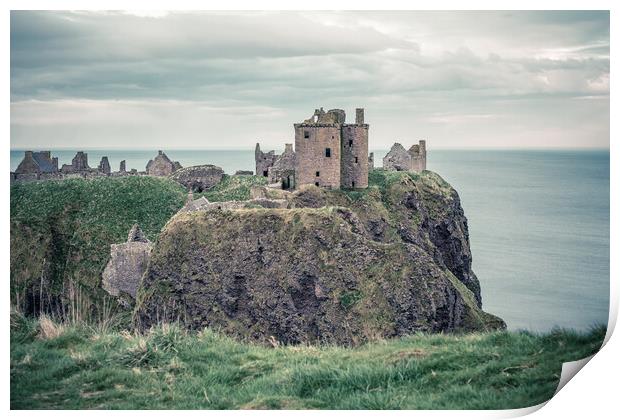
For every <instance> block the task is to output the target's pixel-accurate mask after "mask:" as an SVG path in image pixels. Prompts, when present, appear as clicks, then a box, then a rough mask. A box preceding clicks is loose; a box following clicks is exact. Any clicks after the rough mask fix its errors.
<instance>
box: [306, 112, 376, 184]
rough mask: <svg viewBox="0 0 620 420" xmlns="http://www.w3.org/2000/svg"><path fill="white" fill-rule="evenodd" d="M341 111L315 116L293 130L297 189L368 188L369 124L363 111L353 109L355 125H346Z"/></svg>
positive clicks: (315, 113) (344, 116)
mask: <svg viewBox="0 0 620 420" xmlns="http://www.w3.org/2000/svg"><path fill="white" fill-rule="evenodd" d="M345 120H346V114H345V112H344V111H343V110H341V109H332V110H329V111H327V112H325V111H324V110H323V108H321V109H317V110H315V112H314V115H313V116H312V117H310V118H309V119H307V120H305V121H304V122H303V123H300V124H294V128H295V153H296V155H297V160H296V165H295V180H296V183H297V186H302V185H308V184H314V185H317V186H320V187H325V188H340V187H345V188H366V187H368V128H369V126H368V124H365V123H364V109H363V108H358V109H356V115H355V124H347V123H346V122H345Z"/></svg>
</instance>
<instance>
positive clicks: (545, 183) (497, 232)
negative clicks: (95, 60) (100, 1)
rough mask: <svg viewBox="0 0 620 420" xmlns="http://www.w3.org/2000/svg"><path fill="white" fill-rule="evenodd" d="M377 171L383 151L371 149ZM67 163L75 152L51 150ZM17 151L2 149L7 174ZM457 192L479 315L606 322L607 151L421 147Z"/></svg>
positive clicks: (184, 154)
mask: <svg viewBox="0 0 620 420" xmlns="http://www.w3.org/2000/svg"><path fill="white" fill-rule="evenodd" d="M85 151H86V152H87V153H88V158H89V163H90V166H91V167H96V166H97V164H98V162H99V160H100V159H101V157H102V156H107V157H108V159H109V161H110V164H111V166H112V168H113V170H118V166H119V163H120V161H121V160H126V162H127V169H128V170H129V169H130V168H136V169H138V170H144V168H145V166H146V163H147V161H148V160H149V159H151V158H152V157H154V156H155V155H156V153H157V151H155V150H85ZM374 152H375V163H376V165H377V166H380V165H381V160H382V158H383V156H384V155H385V153H386V152H387V151H386V150H374ZM52 154H53V155H54V156H58V158H59V162H60V164H61V165H62V164H63V163H70V162H71V158H72V157H73V156H74V155H75V150H53V151H52ZM166 154H167V155H168V156H169V157H170V158H171V159H172V160H177V161H179V162H180V163H181V164H182V165H183V166H192V165H199V164H205V163H210V164H215V165H218V166H220V167H222V168H223V169H224V170H225V172H226V173H229V174H231V173H234V172H235V171H236V170H239V169H244V170H253V169H254V151H253V150H243V151H240V150H166ZM22 157H23V151H19V150H12V151H11V170H14V169H15V168H16V167H17V165H18V164H19V162H20V161H21V159H22ZM427 161H428V162H427V165H428V169H430V170H432V171H435V172H437V173H438V174H439V175H441V176H442V177H443V178H444V179H445V180H446V181H448V182H449V183H450V184H452V186H453V187H454V188H455V189H456V190H457V191H458V193H459V196H460V198H461V202H462V205H463V209H464V210H465V215H466V216H467V219H468V221H469V235H470V241H471V248H472V254H473V269H474V271H475V273H476V274H477V276H478V278H479V279H480V284H481V288H482V300H483V309H484V310H486V311H487V312H491V313H493V314H496V315H498V316H500V317H502V318H503V319H504V320H505V321H506V323H507V325H508V328H509V329H510V330H523V329H527V330H531V331H538V332H545V331H549V330H551V329H553V328H555V327H562V328H570V329H575V330H581V331H583V330H587V329H589V328H591V327H593V326H595V325H600V324H607V321H608V316H609V258H610V253H609V237H610V231H609V191H610V190H609V188H610V186H609V151H608V150H501V151H498V150H429V151H428V156H427Z"/></svg>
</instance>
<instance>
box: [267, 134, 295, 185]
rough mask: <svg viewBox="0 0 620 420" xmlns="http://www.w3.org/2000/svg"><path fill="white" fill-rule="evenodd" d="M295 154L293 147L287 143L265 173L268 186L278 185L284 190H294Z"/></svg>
mask: <svg viewBox="0 0 620 420" xmlns="http://www.w3.org/2000/svg"><path fill="white" fill-rule="evenodd" d="M295 159H296V157H295V152H294V151H293V145H292V144H290V143H287V144H286V145H285V146H284V153H282V154H281V155H280V156H278V158H277V159H276V160H275V162H274V163H273V166H271V167H270V168H269V169H268V171H267V177H268V182H269V183H270V184H275V183H280V184H281V185H282V188H284V189H292V188H295Z"/></svg>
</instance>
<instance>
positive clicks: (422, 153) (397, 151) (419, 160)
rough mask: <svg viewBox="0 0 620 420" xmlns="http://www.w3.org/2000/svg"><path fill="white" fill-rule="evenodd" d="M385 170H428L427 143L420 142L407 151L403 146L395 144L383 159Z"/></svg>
mask: <svg viewBox="0 0 620 420" xmlns="http://www.w3.org/2000/svg"><path fill="white" fill-rule="evenodd" d="M383 169H384V170H386V171H414V172H421V171H424V170H426V141H425V140H420V142H419V143H418V144H414V145H413V146H411V147H410V148H409V150H406V149H405V148H404V147H403V145H402V144H400V143H394V145H393V146H392V148H391V149H390V151H389V152H388V154H387V155H385V157H384V158H383Z"/></svg>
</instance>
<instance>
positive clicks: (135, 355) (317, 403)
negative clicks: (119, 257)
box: [10, 314, 605, 409]
mask: <svg viewBox="0 0 620 420" xmlns="http://www.w3.org/2000/svg"><path fill="white" fill-rule="evenodd" d="M41 321H42V322H38V321H36V320H33V319H27V318H24V317H21V316H19V315H17V314H13V315H12V316H11V354H10V356H11V357H10V359H11V360H10V361H11V365H10V372H11V408H12V409H22V408H23V409H59V408H62V409H78V408H82V409H85V408H89V409H92V408H97V409H172V408H176V409H192V408H194V409H268V408H270V409H303V408H308V409H316V408H323V409H508V408H520V407H527V406H532V405H536V404H539V403H542V402H544V401H546V400H548V399H549V398H551V397H552V395H553V393H554V391H555V389H556V387H557V384H558V381H559V378H560V373H561V365H562V363H563V362H564V361H570V360H577V359H581V358H584V357H586V356H589V355H591V354H593V353H594V352H596V351H597V350H598V349H599V348H600V346H601V342H602V340H603V338H604V335H605V328H602V327H600V328H596V329H594V330H592V331H591V332H589V333H584V334H577V333H574V332H570V331H553V332H551V333H548V334H543V335H538V334H531V333H527V332H505V331H501V332H493V333H485V334H480V333H473V334H466V335H427V334H415V335H412V336H408V337H404V338H398V339H393V340H389V341H379V342H376V343H370V344H365V345H362V346H359V347H355V348H343V347H337V346H308V345H298V346H277V347H276V348H270V347H265V346H260V345H255V344H249V343H243V342H239V341H237V340H234V339H232V338H230V337H227V336H225V335H222V334H219V333H216V332H214V331H212V330H208V329H206V330H201V331H199V332H195V333H188V332H187V331H186V330H183V329H181V328H179V327H175V326H159V327H157V328H154V329H152V330H150V331H147V332H145V333H144V334H138V333H129V332H127V331H109V330H105V329H101V328H100V327H89V326H85V325H73V326H68V325H58V324H55V323H53V322H51V321H50V320H49V319H46V318H43V319H42V320H41ZM274 344H275V343H274Z"/></svg>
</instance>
